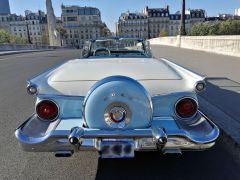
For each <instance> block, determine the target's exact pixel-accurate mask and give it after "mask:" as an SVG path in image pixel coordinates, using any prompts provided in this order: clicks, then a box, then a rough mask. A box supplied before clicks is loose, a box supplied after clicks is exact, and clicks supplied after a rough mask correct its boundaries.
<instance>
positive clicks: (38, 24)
mask: <svg viewBox="0 0 240 180" xmlns="http://www.w3.org/2000/svg"><path fill="white" fill-rule="evenodd" d="M25 16H26V26H27V31H28V33H29V37H30V41H31V43H32V44H37V45H42V44H46V43H47V42H43V36H44V31H43V30H46V31H47V28H46V26H47V18H46V14H45V13H44V12H42V11H38V12H37V13H33V12H31V11H29V10H26V11H25Z"/></svg>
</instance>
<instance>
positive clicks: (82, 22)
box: [62, 5, 110, 48]
mask: <svg viewBox="0 0 240 180" xmlns="http://www.w3.org/2000/svg"><path fill="white" fill-rule="evenodd" d="M62 23H63V28H65V29H66V38H65V44H66V46H71V47H76V48H82V47H83V46H84V44H85V42H86V41H88V40H90V39H95V38H98V37H101V36H107V35H108V32H110V31H109V30H108V28H107V26H106V24H105V23H103V22H102V20H101V13H100V11H99V9H97V8H95V7H80V6H64V5H62Z"/></svg>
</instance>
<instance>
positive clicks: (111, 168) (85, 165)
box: [0, 50, 240, 180]
mask: <svg viewBox="0 0 240 180" xmlns="http://www.w3.org/2000/svg"><path fill="white" fill-rule="evenodd" d="M193 56H194V55H193ZM77 57H79V52H78V51H76V50H64V51H54V52H41V53H31V54H30V53H29V54H21V55H9V56H0V143H1V144H0V179H24V180H25V179H105V180H106V179H231V180H233V179H239V177H240V163H239V162H238V161H237V160H236V159H234V157H233V156H232V154H231V153H230V152H229V151H228V149H227V148H228V147H226V146H225V144H224V143H223V141H222V140H221V138H220V139H219V141H218V142H217V144H216V146H215V147H214V148H212V149H210V150H208V151H203V152H184V153H183V155H182V156H176V155H172V156H163V155H161V154H159V153H137V155H136V158H135V159H119V160H98V154H97V153H95V152H81V153H78V154H74V156H73V157H71V158H55V157H54V155H53V154H52V153H26V152H23V151H22V150H21V149H20V148H19V146H18V144H17V141H16V139H15V137H14V135H13V133H14V128H16V127H17V126H18V125H19V124H20V123H21V122H23V121H24V119H26V118H27V117H29V116H30V115H31V114H32V112H33V107H34V102H35V100H34V98H33V97H31V96H29V95H27V93H26V90H25V85H26V84H25V80H26V79H27V78H29V77H31V76H33V75H35V74H38V73H39V72H41V71H43V70H45V69H47V68H49V67H50V66H52V65H54V64H58V63H61V62H63V61H65V60H67V59H72V58H77ZM183 63H186V61H183ZM189 63H192V62H189ZM238 67H239V66H238Z"/></svg>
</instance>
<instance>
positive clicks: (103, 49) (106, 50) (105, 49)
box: [93, 47, 111, 56]
mask: <svg viewBox="0 0 240 180" xmlns="http://www.w3.org/2000/svg"><path fill="white" fill-rule="evenodd" d="M99 51H103V52H104V51H105V52H106V53H107V54H108V55H109V56H110V55H111V52H110V50H109V49H108V48H105V47H102V48H98V49H96V50H95V51H94V52H93V56H96V54H97V53H98V52H99Z"/></svg>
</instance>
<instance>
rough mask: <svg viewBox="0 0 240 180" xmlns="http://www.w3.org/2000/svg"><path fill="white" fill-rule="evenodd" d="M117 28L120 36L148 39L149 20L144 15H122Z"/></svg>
mask: <svg viewBox="0 0 240 180" xmlns="http://www.w3.org/2000/svg"><path fill="white" fill-rule="evenodd" d="M116 27H117V35H118V36H124V37H133V38H145V39H146V38H148V19H147V15H146V14H144V13H130V12H126V13H122V14H121V16H120V17H119V21H118V23H117V25H116Z"/></svg>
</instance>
